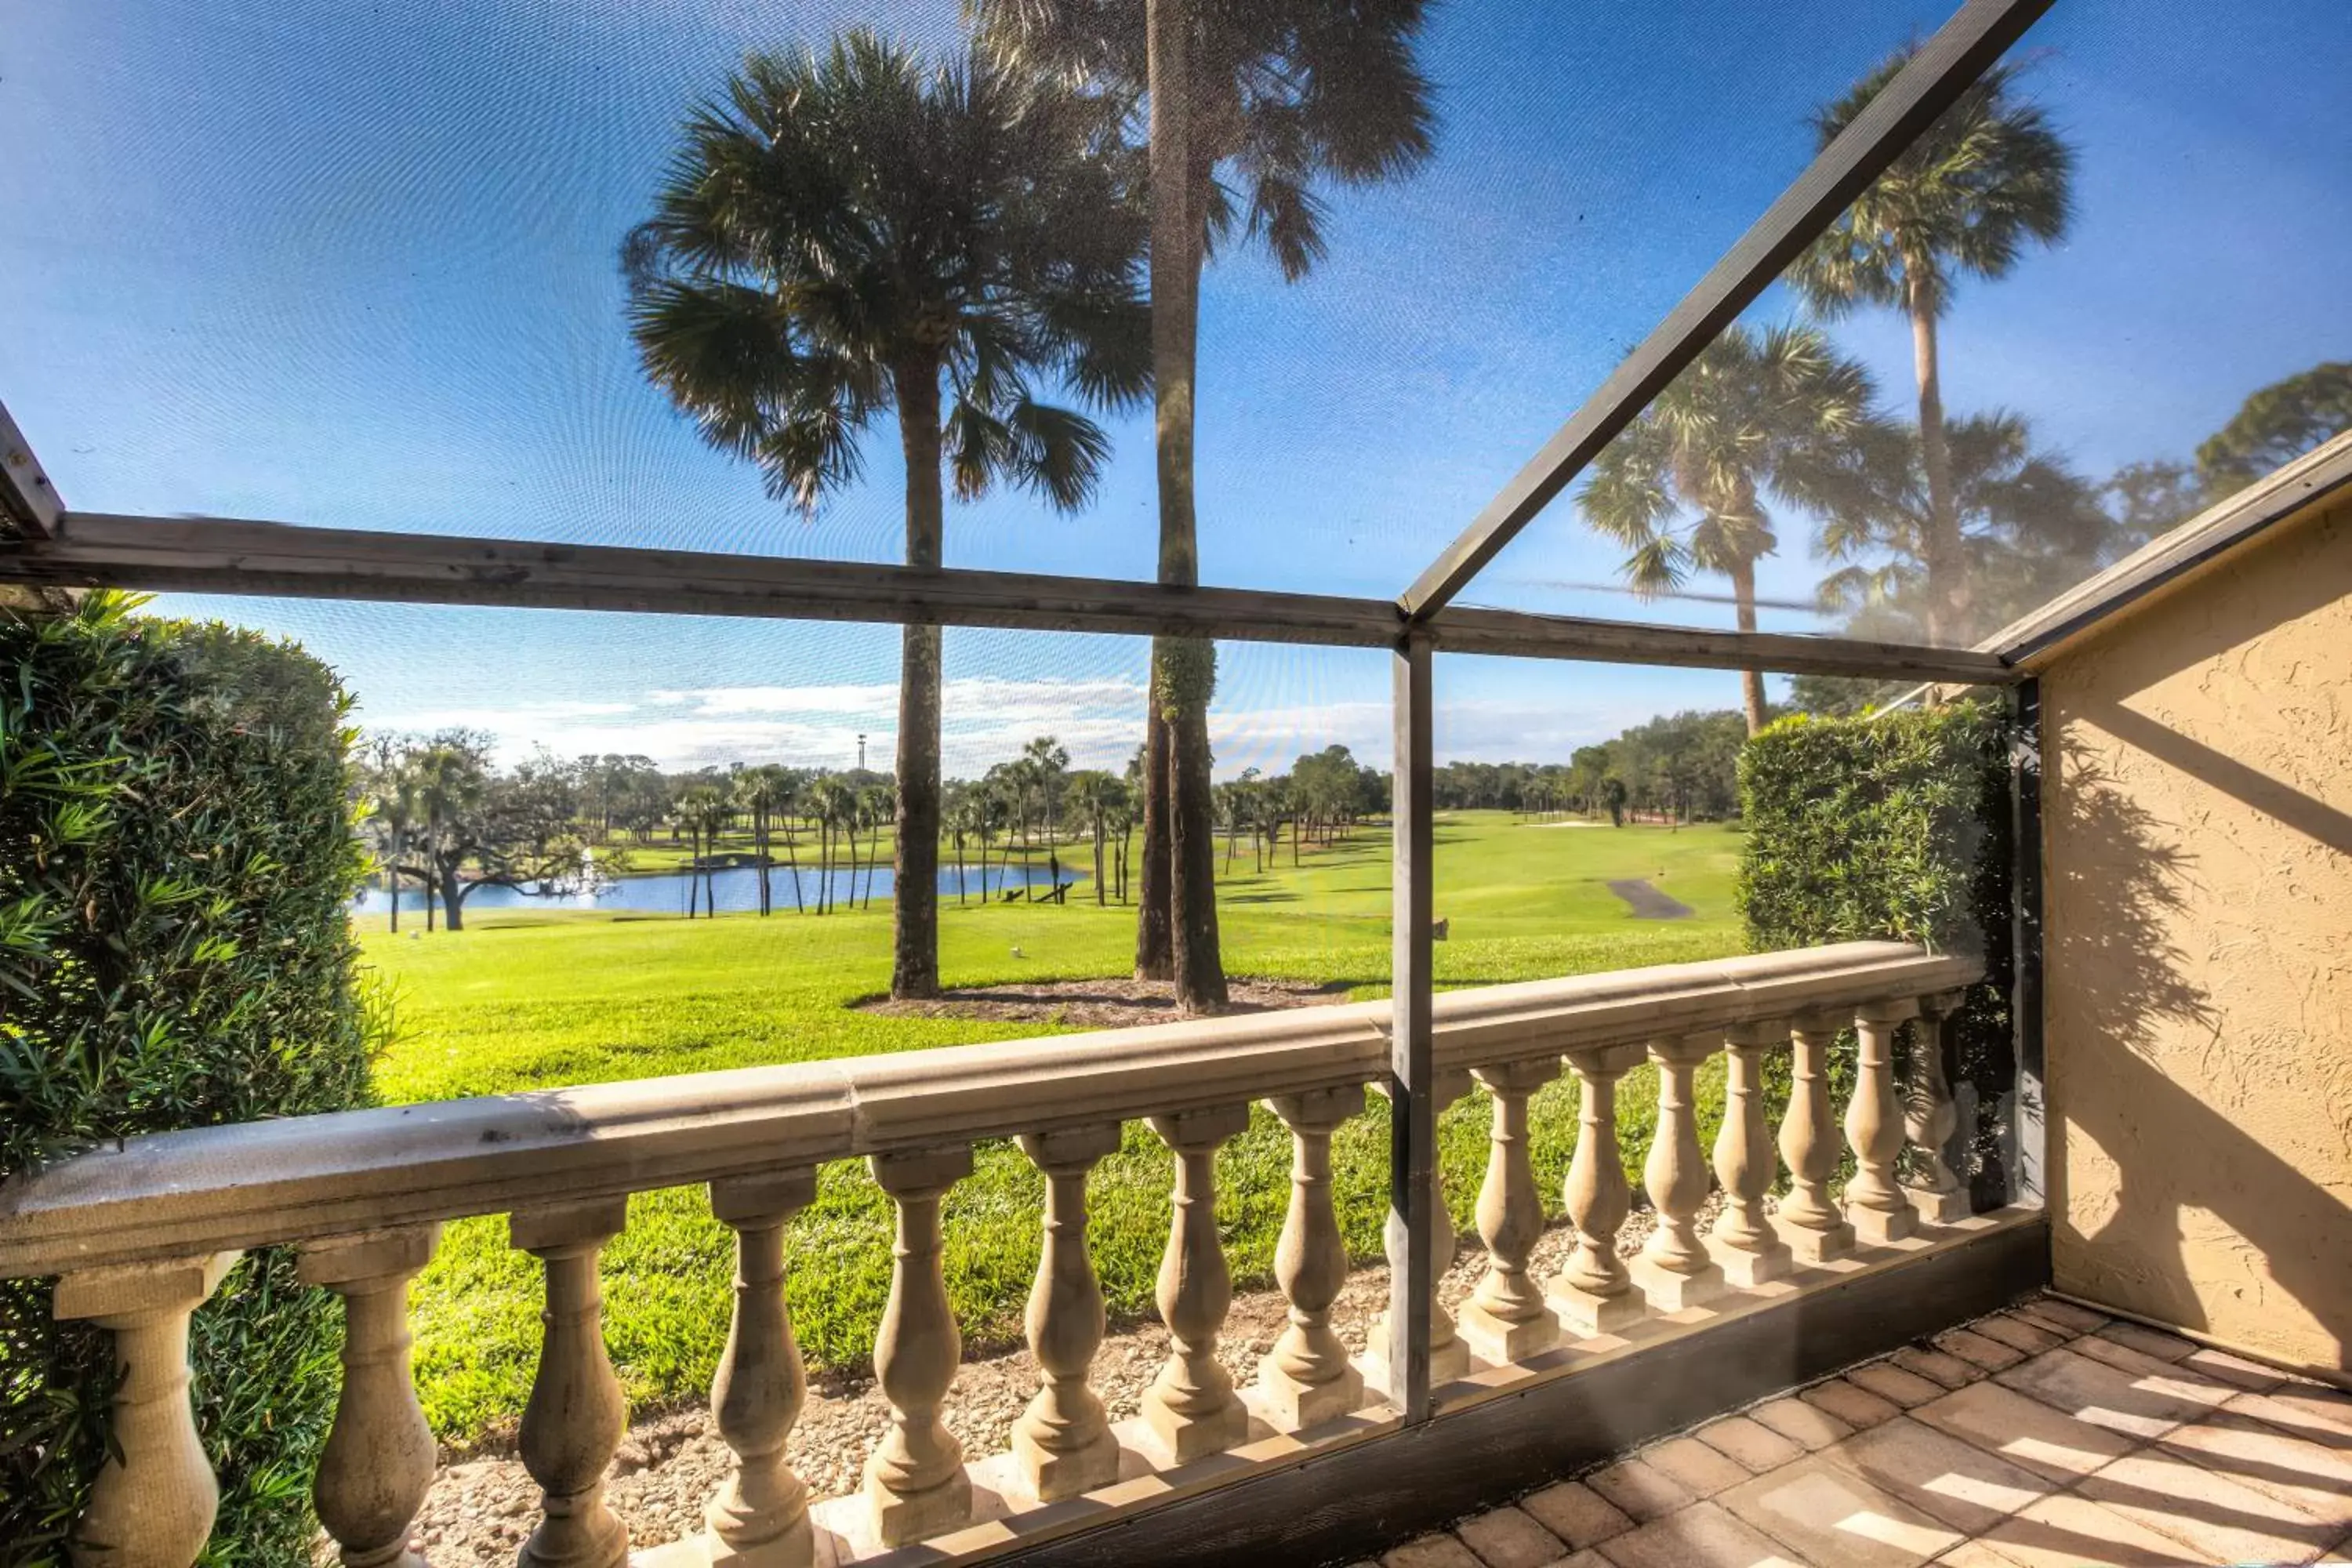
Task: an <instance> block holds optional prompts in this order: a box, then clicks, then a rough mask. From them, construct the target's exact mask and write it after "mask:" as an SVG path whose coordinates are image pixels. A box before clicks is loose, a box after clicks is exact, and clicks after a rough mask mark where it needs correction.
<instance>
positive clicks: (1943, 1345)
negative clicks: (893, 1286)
mask: <svg viewBox="0 0 2352 1568" xmlns="http://www.w3.org/2000/svg"><path fill="white" fill-rule="evenodd" d="M1928 1343H1929V1344H1932V1345H1934V1346H1935V1347H1936V1348H1937V1350H1939V1351H1942V1352H1944V1353H1945V1354H1947V1355H1956V1356H1958V1357H1959V1358H1960V1359H1961V1360H1962V1361H1965V1362H1974V1363H1976V1364H1977V1365H1979V1366H1980V1367H1982V1368H1984V1369H1985V1370H1986V1371H1987V1372H2000V1371H2003V1370H2005V1369H2007V1368H2009V1367H2012V1366H2015V1365H2016V1364H2017V1363H2019V1362H2021V1361H2023V1360H2024V1359H2025V1352H2023V1351H2021V1350H2014V1349H2011V1347H2010V1346H2008V1345H2005V1344H2002V1343H2001V1342H2000V1341H1999V1340H1989V1339H1987V1338H1985V1337H1984V1336H1983V1335H1982V1334H1978V1333H1971V1332H1969V1331H1968V1330H1966V1329H1946V1330H1945V1331H1943V1332H1942V1333H1940V1334H1937V1336H1936V1337H1935V1338H1933V1339H1931V1340H1929V1341H1928Z"/></svg>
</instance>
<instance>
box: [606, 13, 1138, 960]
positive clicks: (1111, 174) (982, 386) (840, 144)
mask: <svg viewBox="0 0 2352 1568" xmlns="http://www.w3.org/2000/svg"><path fill="white" fill-rule="evenodd" d="M1108 134H1109V127H1108V124H1107V122H1106V121H1105V120H1104V117H1103V112H1102V107H1101V106H1100V105H1099V104H1097V103H1094V102H1092V101H1089V100H1084V99H1081V98H1078V97H1076V96H1073V95H1071V94H1069V93H1066V92H1064V91H1060V90H1056V89H1055V88H1053V87H1052V86H1051V85H1050V84H1047V83H1045V82H1044V81H1041V80H1040V79H1037V78H1035V77H1034V75H1033V74H1032V73H1028V72H1025V71H1023V70H1020V69H1018V68H1013V67H1012V66H1009V65H1008V64H1006V63H1004V62H1003V61H1002V60H1000V59H999V58H996V57H994V56H992V55H990V54H987V53H985V52H982V51H979V50H977V49H975V50H974V51H973V52H972V53H971V55H970V56H969V57H967V58H963V59H961V60H959V61H958V62H956V63H955V64H953V65H949V66H936V67H935V66H929V65H926V64H925V63H924V62H923V61H922V60H921V59H920V58H918V57H917V56H916V55H915V54H914V53H912V52H910V51H908V50H906V49H902V48H899V47H894V46H892V45H889V44H886V43H884V42H882V41H881V40H880V39H879V38H877V37H875V36H874V35H873V34H871V33H866V32H862V31H861V32H853V33H850V34H847V35H845V36H844V37H840V38H837V39H835V42H834V43H833V45H832V47H831V48H830V49H829V50H828V51H826V52H825V53H824V54H821V55H820V54H810V55H805V56H793V57H787V56H783V55H775V54H754V55H751V57H749V58H747V59H746V60H745V61H744V63H743V66H742V68H741V69H740V71H738V72H737V73H736V74H735V75H734V77H733V78H731V79H730V81H729V82H728V84H727V88H726V89H725V92H724V93H723V95H722V96H721V97H720V98H719V100H715V101H712V102H709V103H707V104H706V105H704V106H703V107H702V108H701V109H700V110H698V111H697V113H696V114H695V115H694V117H693V118H692V119H691V120H690V121H688V124H687V126H686V130H685V140H684V144H683V146H682V147H681V148H680V150H679V152H678V153H677V157H676V159H675V160H674V162H673V163H672V165H671V168H670V171H669V175H668V178H667V181H666V183H665V184H664V187H663V189H662V191H661V193H660V195H659V196H658V197H657V198H656V204H655V216H653V217H652V218H651V219H649V220H648V221H647V222H646V223H644V224H643V225H641V226H638V227H637V228H636V229H635V231H634V232H633V233H632V234H631V235H630V237H629V239H628V242H627V244H626V246H625V249H624V260H625V266H626V269H627V272H628V275H629V278H630V283H631V302H630V314H631V324H632V328H633V331H634V332H635V339H636V343H637V348H638V352H639V354H640V356H641V357H642V359H643V360H644V363H645V367H646V374H648V375H649V376H650V377H651V378H652V379H653V381H654V382H655V384H656V385H658V386H660V387H661V388H662V389H663V390H664V391H666V392H667V393H668V394H669V395H670V397H671V399H672V400H673V401H674V402H675V403H677V405H678V406H679V407H680V408H682V409H684V410H685V411H686V412H687V413H688V414H689V415H691V416H693V418H694V419H695V421H696V423H697V424H698V426H700V428H701V430H702V434H703V436H704V437H705V438H706V439H707V440H709V442H710V443H711V444H712V445H713V446H715V447H719V448H720V449H721V450H724V451H728V452H731V453H734V454H735V455H737V456H739V457H741V458H746V459H748V460H750V461H751V462H754V463H756V464H758V465H759V467H760V468H761V470H762V471H763V472H764V473H765V474H766V476H767V482H768V488H769V490H770V492H771V493H772V494H773V495H776V496H778V497H780V498H783V499H788V500H792V501H793V502H795V503H796V504H797V505H799V506H800V507H801V508H802V509H803V510H813V509H814V507H815V506H816V504H817V502H818V501H819V500H820V499H821V498H823V497H824V496H825V495H827V494H829V493H831V492H833V491H835V490H838V489H842V488H843V487H845V486H846V485H848V484H850V483H852V482H853V481H855V480H856V478H857V476H858V473H859V470H860V468H861V459H860V456H859V439H860V437H861V436H862V434H863V433H864V431H865V430H866V427H867V426H869V425H870V424H871V423H873V422H874V420H876V419H877V417H879V416H881V415H882V414H883V412H884V411H885V410H888V409H895V410H896V412H897V416H898V437H899V446H900V448H901V451H902V453H903V456H904V458H905V465H904V467H905V474H906V529H907V552H906V553H907V563H908V565H910V566H917V567H936V566H938V565H939V564H940V560H941V549H942V543H941V536H942V533H943V530H944V524H943V510H944V498H943V493H942V468H945V469H946V470H947V472H948V473H949V474H950V475H951V476H952V478H953V480H954V485H955V491H956V494H957V496H958V497H959V498H960V499H962V500H973V499H976V498H977V497H979V496H981V495H982V494H983V493H984V492H985V491H986V490H987V489H989V488H990V487H991V485H992V484H993V483H995V482H997V481H999V480H1010V481H1012V482H1013V483H1015V484H1018V485H1020V486H1022V487H1024V488H1025V489H1030V490H1032V491H1034V492H1035V493H1036V494H1038V495H1040V496H1042V497H1044V498H1045V500H1046V501H1047V502H1048V503H1049V504H1051V505H1052V506H1053V507H1055V509H1056V510H1063V511H1076V510H1079V509H1080V508H1082V507H1084V506H1085V505H1086V504H1087V501H1088V500H1090V499H1091V497H1092V495H1093V493H1094V488H1095V482H1096V478H1097V474H1098V473H1099V471H1100V469H1101V466H1102V463H1103V459H1104V458H1105V455H1106V454H1107V452H1108V440H1107V438H1106V437H1104V435H1103V433H1102V431H1101V430H1100V429H1099V428H1098V427H1097V426H1096V425H1095V424H1094V423H1093V422H1092V421H1091V420H1088V419H1087V418H1085V417H1084V416H1080V415H1079V414H1077V413H1075V412H1073V411H1072V410H1070V409H1067V408H1064V407H1059V406H1055V405H1051V404H1047V403H1045V402H1042V401H1040V400H1039V398H1038V396H1037V395H1036V393H1035V391H1034V385H1033V384H1034V381H1035V380H1036V379H1038V378H1041V377H1060V378H1064V379H1066V380H1067V381H1068V382H1069V383H1070V384H1073V385H1074V386H1075V387H1076V389H1077V390H1078V392H1079V393H1080V394H1081V395H1084V396H1085V397H1087V399H1089V400H1090V401H1093V402H1095V403H1097V404H1100V405H1124V404H1127V403H1130V402H1134V401H1136V400H1139V398H1140V397H1141V396H1142V395H1143V393H1144V390H1145V386H1146V382H1147V374H1148V373H1147V369H1146V364H1147V361H1146V357H1145V335H1144V334H1145V317H1144V315H1143V309H1142V303H1141V300H1139V296H1138V293H1137V285H1138V281H1139V279H1138V276H1137V272H1138V267H1139V257H1140V251H1141V246H1142V238H1143V236H1142V226H1141V223H1140V221H1139V218H1138V217H1137V216H1136V215H1135V209H1134V205H1133V204H1132V203H1130V202H1129V201H1127V200H1125V199H1124V197H1125V189H1124V186H1123V184H1122V183H1121V182H1122V176H1121V170H1122V168H1123V167H1124V165H1123V163H1121V161H1120V160H1118V159H1116V158H1109V157H1105V156H1103V155H1102V153H1103V152H1104V149H1105V142H1106V138H1107V137H1108ZM943 381H944V383H945V388H946V395H945V405H944V407H943V406H942V391H941V387H942V382H943ZM901 644H902V647H901V653H900V660H901V664H900V679H899V690H898V761H897V769H896V776H897V779H898V809H899V811H900V813H901V816H900V820H899V822H898V874H897V905H896V915H895V918H894V936H893V942H892V957H891V973H890V992H891V994H892V995H894V996H901V997H907V996H931V995H936V994H938V992H939V850H940V632H939V628H938V627H937V626H912V625H910V626H907V627H906V628H905V630H904V632H903V635H902V637H901ZM851 831H852V832H853V834H854V833H855V831H856V829H855V826H852V828H851ZM851 849H852V854H853V856H854V855H855V852H856V844H855V842H854V840H853V842H852V845H851Z"/></svg>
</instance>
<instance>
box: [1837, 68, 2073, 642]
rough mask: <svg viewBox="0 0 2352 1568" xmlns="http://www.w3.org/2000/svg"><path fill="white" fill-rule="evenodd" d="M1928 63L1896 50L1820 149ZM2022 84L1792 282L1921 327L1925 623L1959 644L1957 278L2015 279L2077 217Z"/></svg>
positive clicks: (1901, 174)
mask: <svg viewBox="0 0 2352 1568" xmlns="http://www.w3.org/2000/svg"><path fill="white" fill-rule="evenodd" d="M1917 52H1918V49H1917V46H1916V45H1913V46H1910V47H1905V48H1902V49H1899V50H1897V51H1895V53H1894V54H1893V55H1891V56H1889V57H1888V58H1885V60H1883V61H1881V62H1880V63H1879V64H1878V66H1877V67H1876V68H1874V69H1873V70H1871V72H1870V73H1869V74H1868V75H1866V76H1864V78H1863V79H1861V80H1860V81H1858V82H1856V83H1855V84H1854V85H1853V89H1851V90H1849V91H1848V92H1847V93H1846V94H1845V95H1844V96H1843V97H1842V98H1840V99H1838V100H1835V101H1833V102H1832V103H1829V104H1826V105H1824V106H1823V107H1822V109H1821V110H1819V111H1817V112H1816V113H1815V114H1814V116H1813V126H1814V130H1815V132H1817V133H1818V135H1819V138H1820V142H1821V144H1822V146H1824V147H1826V146H1828V145H1829V143H1830V142H1832V141H1834V140H1835V139H1836V138H1837V136H1838V134H1839V133H1840V132H1843V130H1844V129H1845V128H1846V127H1847V126H1848V125H1851V124H1852V123H1853V121H1854V119H1855V117H1857V116H1858V115H1860V114H1861V113H1862V111H1863V110H1864V109H1866V108H1868V107H1869V105H1870V102H1871V100H1874V99H1875V98H1876V97H1877V96H1878V95H1879V93H1880V92H1882V91H1884V90H1885V88H1886V86H1887V84H1888V83H1889V82H1892V81H1893V80H1894V79H1895V76H1896V75H1897V74H1898V73H1900V72H1901V70H1902V69H1903V68H1904V67H1905V66H1906V65H1907V64H1909V63H1910V61H1911V58H1912V57H1913V56H1914V55H1915V54H1916V53H1917ZM2017 75H2018V68H2017V67H2015V66H2013V65H1995V66H1994V67H1992V68H1990V69H1989V70H1987V71H1986V72H1985V73H1984V74H1983V75H1982V76H1980V77H1979V78H1978V79H1977V80H1976V81H1975V83H1974V84H1973V85H1971V86H1970V87H1969V88H1968V89H1966V90H1964V91H1963V92H1962V93H1961V94H1960V97H1959V99H1958V101H1956V102H1955V103H1954V104H1953V105H1952V107H1951V108H1949V109H1948V110H1945V111H1944V112H1943V114H1942V115H1940V116H1939V117H1938V118H1937V121H1936V122H1935V123H1934V124H1932V125H1930V126H1929V127H1928V128H1927V130H1926V131H1924V132H1921V133H1920V134H1919V135H1918V136H1917V137H1916V138H1915V139H1913V141H1912V142H1911V144H1910V145H1909V146H1907V147H1906V148H1905V149H1904V150H1903V151H1902V152H1901V153H1898V154H1896V156H1895V162H1894V163H1891V164H1889V165H1888V166H1887V169H1886V172H1885V174H1881V175H1879V177H1878V178H1877V179H1876V180H1875V181H1874V182H1873V183H1872V184H1871V186H1870V188H1869V189H1868V190H1866V191H1864V193H1863V194H1862V195H1861V196H1860V197H1859V198H1858V199H1857V200H1856V201H1855V202H1854V204H1853V205H1852V206H1851V207H1849V208H1847V209H1846V212H1845V214H1844V216H1843V217H1841V218H1840V219H1839V220H1838V221H1837V222H1836V223H1834V224H1832V226H1830V227H1829V229H1828V230H1827V231H1826V232H1824V233H1823V234H1822V236H1821V237H1820V238H1819V239H1817V240H1816V241H1814V243H1813V245H1812V246H1811V248H1810V249H1808V250H1807V251H1806V252H1805V253H1804V254H1803V255H1802V256H1801V257H1800V258H1798V260H1797V262H1796V264H1795V266H1794V267H1792V268H1790V281H1791V282H1792V283H1794V284H1795V285H1796V287H1797V288H1798V289H1799V290H1800V291H1801V292H1802V293H1803V295H1804V296H1805V298H1806V299H1807V300H1809V301H1810V302H1811V305H1812V307H1813V309H1814V310H1817V311H1819V312H1820V313H1822V315H1823V316H1825V317H1832V318H1833V317H1837V316H1842V315H1843V314H1844V313H1845V312H1847V311H1849V310H1855V309H1858V308H1860V307H1862V306H1864V305H1875V306H1881V307H1885V308H1891V309H1894V310H1900V311H1902V312H1903V314H1904V315H1905V316H1906V318H1907V319H1908V320H1909V321H1910V323H1911V353H1912V361H1913V366H1914V371H1915V374H1916V378H1917V382H1918V388H1919V405H1918V432H1919V435H1918V440H1919V447H1920V455H1921V467H1922V468H1923V470H1924V480H1925V490H1926V527H1925V530H1924V536H1923V538H1922V540H1921V546H1922V549H1921V553H1922V556H1923V566H1924V571H1925V576H1926V585H1925V602H1924V605H1923V609H1924V616H1923V619H1924V621H1925V624H1926V626H1927V637H1928V638H1929V640H1930V641H1935V642H1946V641H1949V640H1952V639H1953V638H1954V637H1957V636H1958V635H1959V633H1958V630H1957V629H1956V628H1958V627H1959V626H1966V625H1969V624H1971V621H1972V616H1971V614H1970V610H1969V562H1968V558H1967V554H1966V552H1965V550H1964V548H1963V545H1962V542H1961V531H1960V511H1959V503H1958V493H1957V490H1956V489H1955V485H1954V480H1953V466H1952V461H1951V457H1950V454H1949V452H1948V448H1947V445H1946V440H1945V431H1944V398H1943V379H1942V372H1941V369H1940V365H1939V357H1938V356H1939V353H1940V349H1939V345H1938V343H1937V323H1938V322H1939V321H1941V320H1942V319H1943V315H1944V312H1945V311H1946V310H1948V309H1949V308H1950V305H1951V300H1952V290H1953V286H1954V284H1955V283H1956V282H1957V281H1958V279H1961V278H1963V277H1975V278H1982V279H1999V278H2001V277H2003V276H2005V275H2006V274H2007V273H2008V272H2009V270H2010V269H2011V268H2013V267H2015V266H2016V265H2017V263H2018V260H2019V259H2020V258H2021V256H2022V255H2023V254H2024V252H2025V250H2026V247H2028V246H2030V245H2034V244H2040V245H2054V244H2056V243H2057V242H2058V241H2059V240H2060V239H2061V238H2063V237H2064V235H2065V233H2066V228H2067V225H2068V224H2069V222H2070V221H2071V220H2072V218H2073V216H2074V148H2073V147H2072V146H2070V145H2069V144H2068V143H2067V142H2066V140H2065V139H2064V138H2063V136H2061V135H2060V134H2059V132H2058V131H2057V130H2056V128H2055V127H2053V125H2052V124H2051V122H2050V119H2049V117H2048V116H2047V115H2046V114H2044V113H2043V112H2042V110H2041V108H2040V107H2039V106H2037V105H2035V104H2033V103H2031V102H2028V101H2026V100H2023V99H2022V98H2021V97H2020V96H2019V94H2018V92H2017Z"/></svg>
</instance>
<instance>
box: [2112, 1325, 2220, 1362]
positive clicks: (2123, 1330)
mask: <svg viewBox="0 0 2352 1568" xmlns="http://www.w3.org/2000/svg"><path fill="white" fill-rule="evenodd" d="M2099 1338H2101V1339H2103V1340H2106V1341H2109V1342H2112V1343H2115V1344H2119V1345H2129V1346H2130V1347H2131V1348H2132V1349H2134V1350H2136V1351H2137V1352H2140V1353H2141V1354H2142V1355H2152V1356H2154V1357H2156V1358H2157V1359H2158V1360H2159V1361H2186V1360H2187V1359H2189V1357H2190V1356H2192V1355H2194V1354H2196V1353H2197V1343H2196V1342H2195V1341H2193V1340H2184V1339H2182V1338H2181V1337H2180V1336H2179V1334H2168V1333H2166V1332H2165V1331H2163V1330H2161V1329H2151V1328H2148V1327H2147V1326H2146V1325H2144V1324H2140V1323H2127V1322H2125V1321H2122V1320H2121V1319H2118V1320H2116V1321H2114V1322H2112V1323H2109V1324H2108V1325H2107V1326H2106V1327H2105V1328H2104V1329H2101V1330H2100V1331H2099Z"/></svg>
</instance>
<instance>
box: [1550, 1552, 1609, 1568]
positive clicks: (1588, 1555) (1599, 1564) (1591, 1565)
mask: <svg viewBox="0 0 2352 1568" xmlns="http://www.w3.org/2000/svg"><path fill="white" fill-rule="evenodd" d="M1550 1568H1615V1565H1614V1564H1613V1563H1611V1562H1610V1561H1609V1559H1607V1558H1606V1557H1603V1556H1601V1553H1600V1552H1595V1551H1592V1550H1591V1549H1590V1548H1587V1549H1586V1550H1584V1551H1582V1552H1578V1553H1577V1554H1576V1555H1575V1556H1573V1557H1563V1558H1561V1559H1560V1560H1559V1562H1557V1563H1552V1564H1550Z"/></svg>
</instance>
